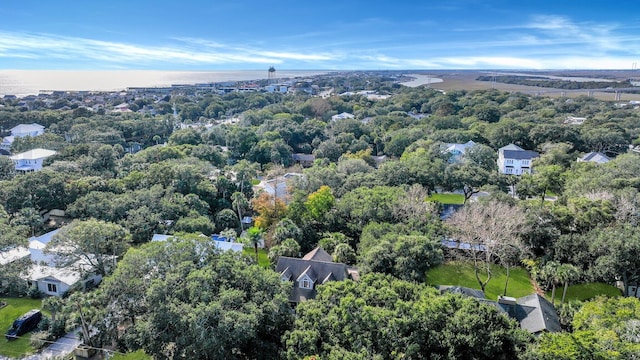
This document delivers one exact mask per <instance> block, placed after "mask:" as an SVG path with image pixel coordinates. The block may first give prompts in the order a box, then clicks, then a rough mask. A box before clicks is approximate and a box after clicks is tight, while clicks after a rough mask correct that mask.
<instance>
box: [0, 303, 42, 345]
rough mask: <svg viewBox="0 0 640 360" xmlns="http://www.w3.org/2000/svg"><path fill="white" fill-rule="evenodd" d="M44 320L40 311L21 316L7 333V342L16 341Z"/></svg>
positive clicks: (32, 311) (35, 310) (36, 310)
mask: <svg viewBox="0 0 640 360" xmlns="http://www.w3.org/2000/svg"><path fill="white" fill-rule="evenodd" d="M40 319H42V313H41V312H40V310H38V309H33V310H31V311H29V312H28V313H26V314H24V315H22V316H20V317H19V318H17V319H16V321H14V322H13V325H12V326H11V328H10V329H9V331H7V334H6V335H5V337H6V338H7V340H12V339H16V338H17V337H18V336H21V335H24V334H26V333H28V332H29V331H31V330H33V329H35V328H36V327H37V326H38V323H39V322H40Z"/></svg>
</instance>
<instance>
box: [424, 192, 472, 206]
mask: <svg viewBox="0 0 640 360" xmlns="http://www.w3.org/2000/svg"><path fill="white" fill-rule="evenodd" d="M427 201H437V202H439V203H441V204H445V205H462V204H464V195H462V194H451V193H443V194H440V193H437V194H431V196H429V197H428V198H427Z"/></svg>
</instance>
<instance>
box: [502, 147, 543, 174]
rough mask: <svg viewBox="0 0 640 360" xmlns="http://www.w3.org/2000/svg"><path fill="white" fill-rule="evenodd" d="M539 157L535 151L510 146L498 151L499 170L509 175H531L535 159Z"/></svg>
mask: <svg viewBox="0 0 640 360" xmlns="http://www.w3.org/2000/svg"><path fill="white" fill-rule="evenodd" d="M539 156H540V154H538V153H537V152H535V151H531V150H524V149H523V148H521V147H519V146H517V145H514V144H509V145H507V146H505V147H501V148H500V149H498V169H499V171H500V173H502V174H508V175H522V174H524V173H527V174H531V172H532V162H533V159H535V158H537V157H539Z"/></svg>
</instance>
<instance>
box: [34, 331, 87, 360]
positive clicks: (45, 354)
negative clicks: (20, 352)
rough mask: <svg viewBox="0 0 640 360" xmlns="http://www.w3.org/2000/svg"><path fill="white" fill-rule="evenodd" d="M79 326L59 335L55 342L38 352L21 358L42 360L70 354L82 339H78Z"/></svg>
mask: <svg viewBox="0 0 640 360" xmlns="http://www.w3.org/2000/svg"><path fill="white" fill-rule="evenodd" d="M78 331H80V328H78V329H75V330H74V331H71V332H69V333H67V334H66V335H65V336H63V337H61V338H60V339H58V341H56V342H55V343H53V344H51V345H49V346H47V347H46V348H44V350H42V351H41V352H40V353H38V354H34V355H29V356H27V357H24V358H22V359H24V360H44V359H57V358H62V357H63V356H65V355H68V354H71V353H72V352H73V349H75V348H76V347H77V346H78V345H80V343H81V342H82V341H80V338H79V336H78V335H77V334H78Z"/></svg>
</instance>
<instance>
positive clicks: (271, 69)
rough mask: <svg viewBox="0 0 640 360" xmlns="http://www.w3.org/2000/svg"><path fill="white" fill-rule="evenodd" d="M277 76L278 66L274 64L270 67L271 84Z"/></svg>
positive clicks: (269, 77)
mask: <svg viewBox="0 0 640 360" xmlns="http://www.w3.org/2000/svg"><path fill="white" fill-rule="evenodd" d="M275 78H276V68H274V67H273V66H270V67H269V76H268V79H269V84H271V83H272V82H273V80H274V79H275Z"/></svg>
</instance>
